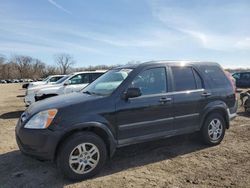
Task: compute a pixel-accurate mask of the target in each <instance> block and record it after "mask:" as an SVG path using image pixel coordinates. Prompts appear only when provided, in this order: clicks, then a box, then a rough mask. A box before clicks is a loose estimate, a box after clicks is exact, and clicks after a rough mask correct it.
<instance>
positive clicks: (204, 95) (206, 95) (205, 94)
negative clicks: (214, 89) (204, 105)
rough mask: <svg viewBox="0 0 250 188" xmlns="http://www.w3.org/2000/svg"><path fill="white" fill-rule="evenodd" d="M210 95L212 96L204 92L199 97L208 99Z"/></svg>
mask: <svg viewBox="0 0 250 188" xmlns="http://www.w3.org/2000/svg"><path fill="white" fill-rule="evenodd" d="M211 95H212V93H209V92H204V93H202V94H201V96H203V97H209V96H211Z"/></svg>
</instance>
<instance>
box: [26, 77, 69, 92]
mask: <svg viewBox="0 0 250 188" xmlns="http://www.w3.org/2000/svg"><path fill="white" fill-rule="evenodd" d="M64 76H65V75H52V76H48V77H47V78H45V79H44V80H42V81H38V82H33V80H31V79H28V80H26V83H25V84H23V85H22V88H26V89H27V88H28V87H35V86H39V85H45V84H51V83H55V82H57V81H58V80H60V79H61V78H62V77H64ZM30 82H32V83H30Z"/></svg>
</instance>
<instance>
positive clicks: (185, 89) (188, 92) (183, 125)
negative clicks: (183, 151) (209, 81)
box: [171, 66, 209, 132]
mask: <svg viewBox="0 0 250 188" xmlns="http://www.w3.org/2000/svg"><path fill="white" fill-rule="evenodd" d="M171 70H172V78H173V90H174V92H173V98H174V106H173V111H174V125H173V128H174V130H182V131H184V132H185V131H187V132H189V131H191V130H194V129H197V128H198V127H199V115H200V111H201V108H202V106H203V104H202V103H203V102H204V97H206V96H205V95H206V92H205V90H204V88H203V85H204V84H203V81H202V79H201V77H200V75H199V74H198V72H197V70H195V69H194V68H192V67H191V66H176V67H175V66H173V67H171ZM207 95H209V93H207Z"/></svg>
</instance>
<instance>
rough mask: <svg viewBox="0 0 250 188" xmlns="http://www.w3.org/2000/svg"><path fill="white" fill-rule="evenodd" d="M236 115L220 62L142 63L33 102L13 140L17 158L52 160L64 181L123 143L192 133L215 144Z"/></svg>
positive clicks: (85, 172) (91, 171)
mask: <svg viewBox="0 0 250 188" xmlns="http://www.w3.org/2000/svg"><path fill="white" fill-rule="evenodd" d="M236 110H237V102H236V95H235V88H234V86H233V85H232V83H231V81H230V79H229V78H228V77H227V76H226V75H225V73H224V71H223V70H222V68H221V67H220V66H219V64H217V63H210V62H184V61H156V62H147V63H143V64H138V65H132V66H124V67H118V68H114V69H111V70H110V71H108V72H107V73H105V74H104V75H102V76H101V77H99V78H98V79H97V80H95V81H94V82H92V83H91V84H90V85H88V86H87V87H86V88H84V89H83V90H82V91H81V92H78V93H72V94H68V95H64V96H57V97H54V98H49V99H45V100H44V101H41V102H37V103H34V104H32V105H31V106H30V107H29V108H28V109H27V110H26V111H25V112H24V113H23V114H22V116H21V118H20V120H19V121H18V124H17V126H16V140H17V143H18V146H19V148H20V150H21V151H22V152H23V153H26V154H29V155H32V156H35V157H38V158H41V159H47V160H55V161H56V162H57V164H58V166H59V168H60V169H61V171H62V172H63V174H64V175H65V176H66V177H68V178H71V179H85V178H89V177H91V176H93V175H95V174H96V173H97V172H98V171H99V170H100V169H101V168H102V166H103V165H104V163H105V161H106V158H107V157H111V156H112V155H113V154H114V152H115V150H116V148H119V147H122V146H126V145H131V144H136V143H139V142H145V141H149V140H154V139H160V138H166V137H171V136H176V135H180V134H187V133H192V132H199V133H200V135H201V137H202V138H203V140H204V142H205V143H206V144H209V145H216V144H219V143H220V142H221V141H222V139H223V137H224V135H225V130H226V129H228V128H229V121H230V120H231V119H232V118H234V117H235V116H236Z"/></svg>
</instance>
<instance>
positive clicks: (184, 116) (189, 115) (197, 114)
mask: <svg viewBox="0 0 250 188" xmlns="http://www.w3.org/2000/svg"><path fill="white" fill-rule="evenodd" d="M199 115H200V114H199V113H194V114H187V115H183V116H176V117H174V119H181V118H187V117H193V116H199Z"/></svg>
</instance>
